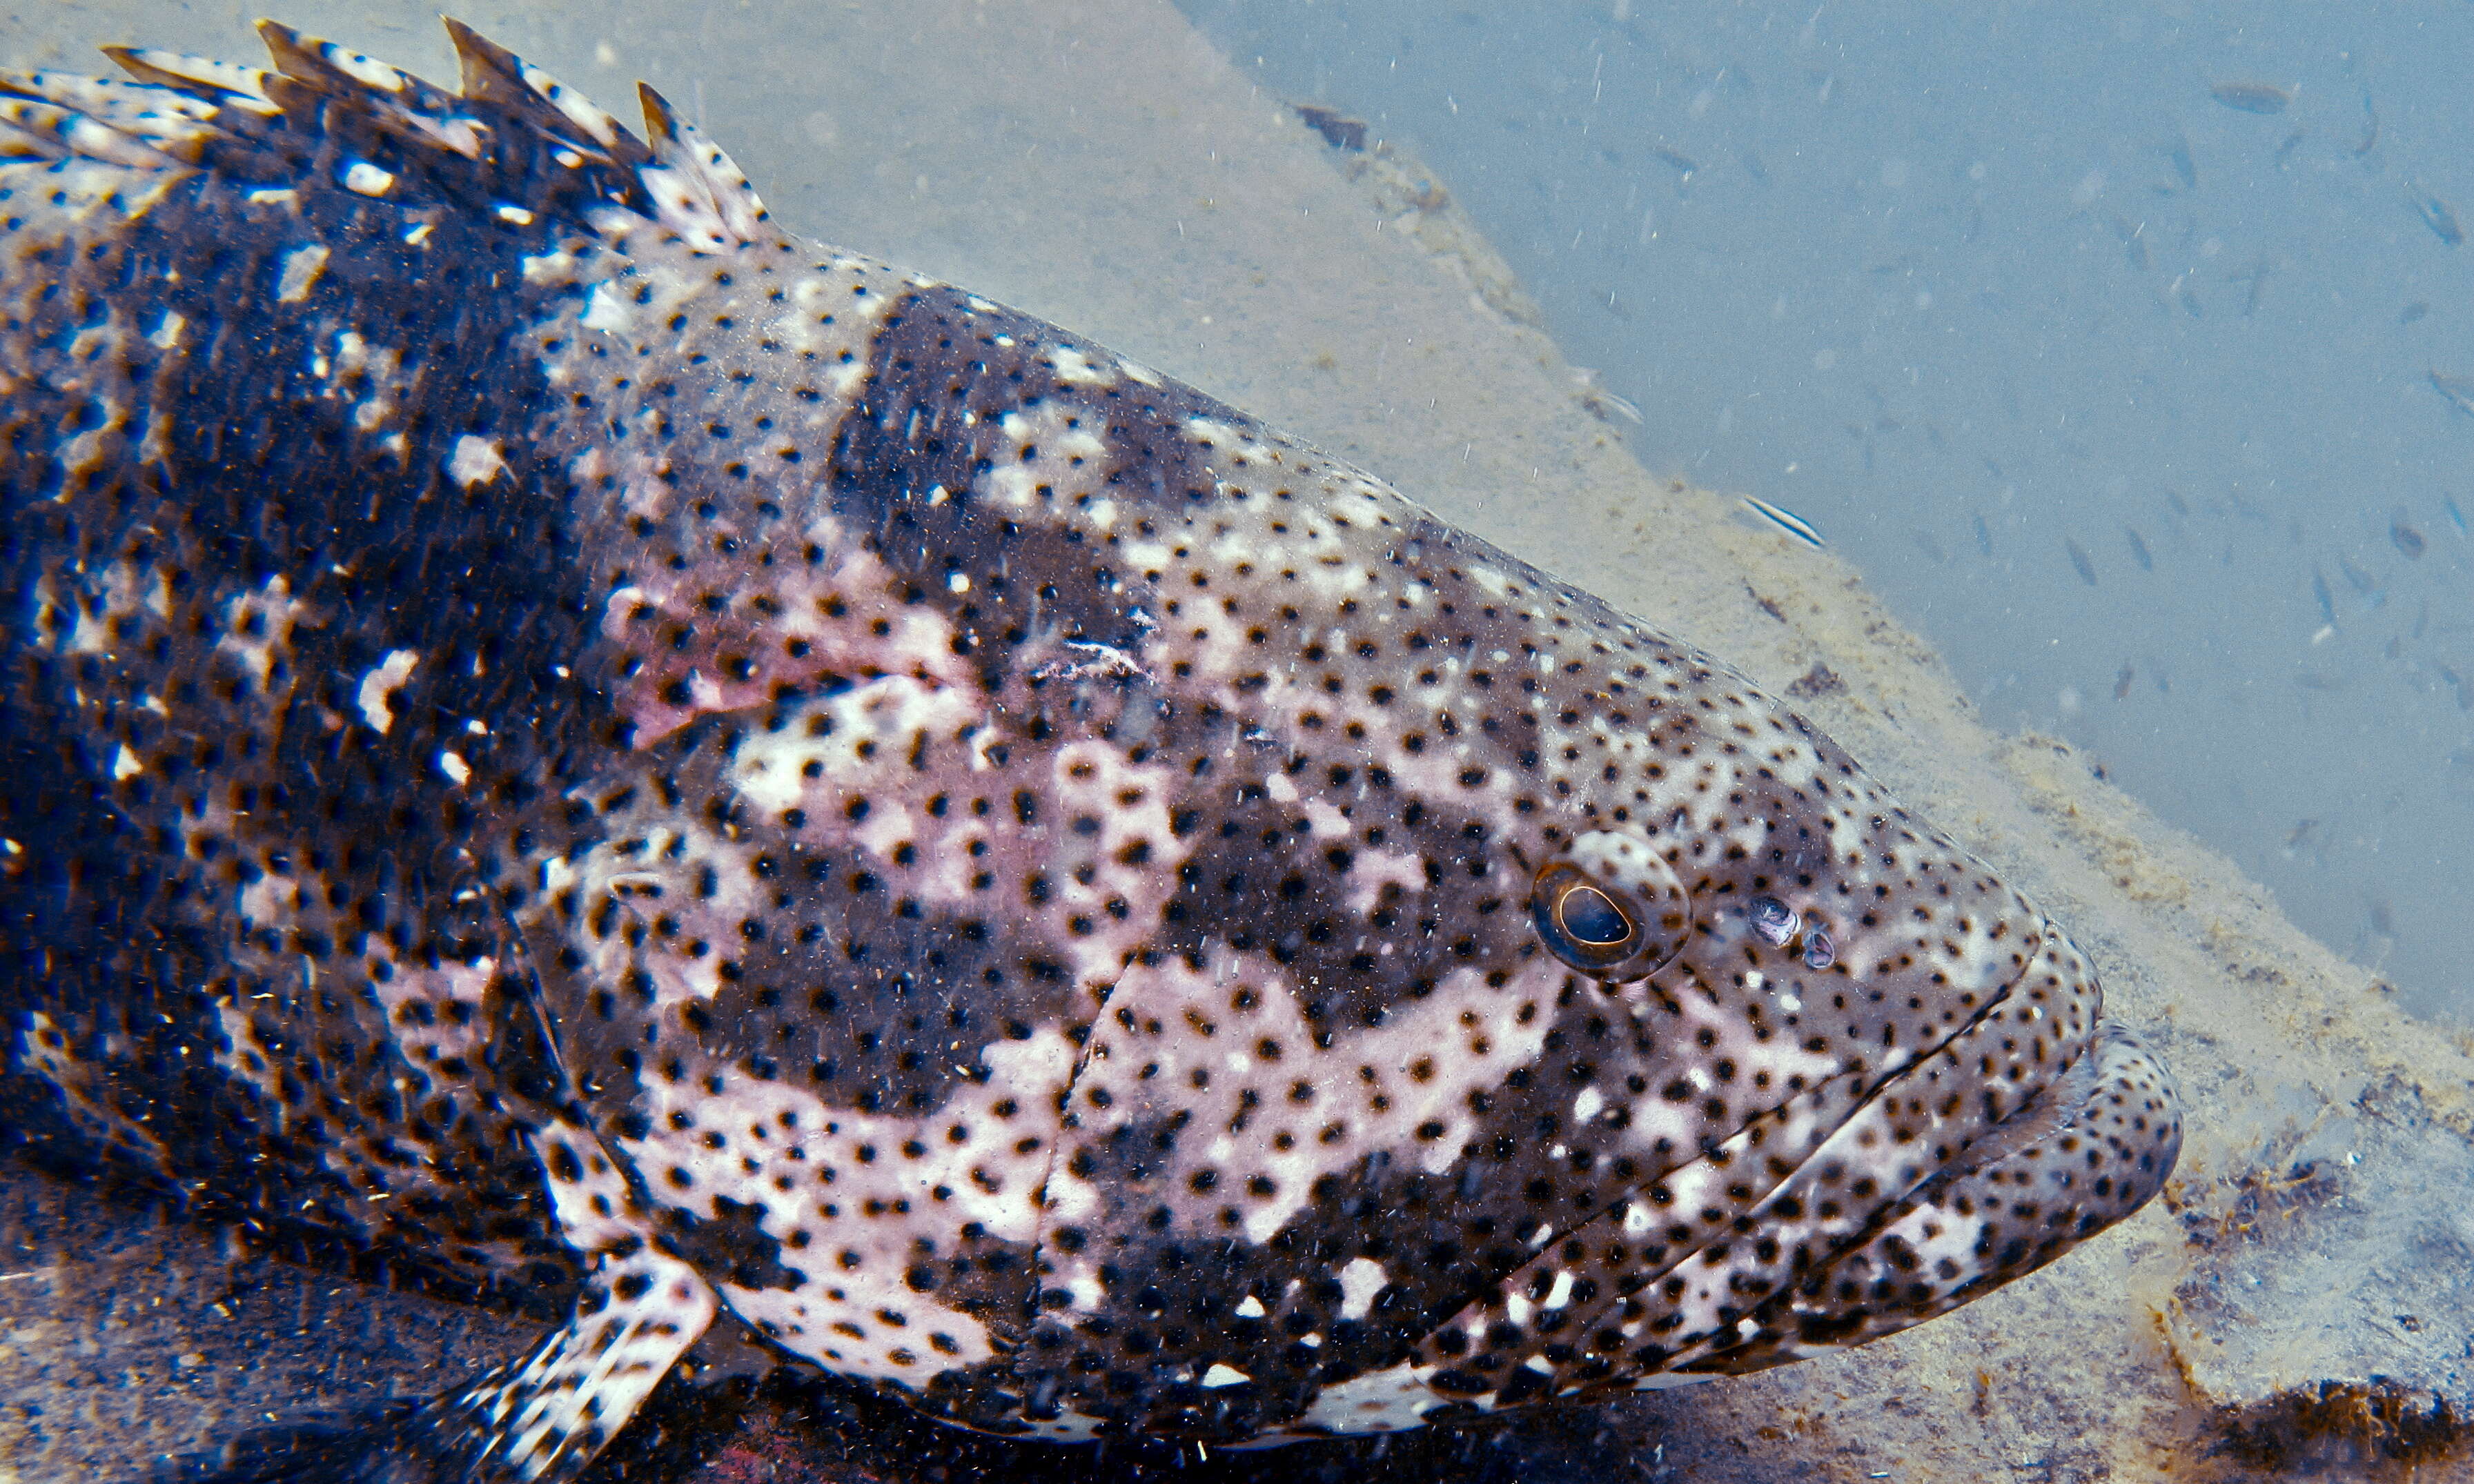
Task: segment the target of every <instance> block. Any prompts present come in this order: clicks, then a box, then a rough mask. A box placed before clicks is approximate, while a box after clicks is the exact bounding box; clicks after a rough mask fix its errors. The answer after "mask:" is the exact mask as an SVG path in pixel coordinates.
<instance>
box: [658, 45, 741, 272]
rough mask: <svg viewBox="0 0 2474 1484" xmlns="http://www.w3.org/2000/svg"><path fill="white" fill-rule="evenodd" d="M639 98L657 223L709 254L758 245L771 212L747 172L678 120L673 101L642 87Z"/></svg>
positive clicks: (686, 123) (681, 119) (685, 122)
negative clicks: (649, 148) (650, 149)
mask: <svg viewBox="0 0 2474 1484" xmlns="http://www.w3.org/2000/svg"><path fill="white" fill-rule="evenodd" d="M636 93H637V96H638V97H639V98H640V99H642V100H643V105H644V132H645V133H646V134H648V135H650V136H651V139H652V144H653V163H652V164H651V165H649V166H647V167H645V168H644V169H643V170H641V171H639V172H638V175H639V176H641V177H642V178H643V182H644V189H645V191H646V193H647V194H649V195H650V196H651V197H652V198H653V204H654V206H655V208H656V211H655V220H656V221H659V222H660V223H661V224H662V225H663V226H665V227H669V228H670V229H671V230H673V231H675V232H677V233H678V234H679V235H680V236H681V237H682V238H684V239H685V240H686V241H687V242H688V243H689V244H690V245H691V246H692V247H694V248H696V249H698V250H699V251H707V252H712V251H721V250H723V249H726V248H734V247H740V246H743V245H745V244H747V243H752V242H755V241H756V240H758V237H759V235H760V234H761V233H762V232H763V230H764V223H765V222H766V221H768V220H770V219H771V217H772V213H771V212H769V211H767V210H765V209H764V202H763V201H761V200H759V199H758V198H757V195H756V188H755V187H754V186H752V185H750V184H748V183H747V176H746V173H745V172H743V171H741V170H740V168H739V166H738V164H737V163H736V162H734V161H733V160H732V159H731V157H730V156H727V155H725V154H723V153H722V152H721V146H719V145H717V144H715V143H714V142H713V141H712V140H710V139H707V138H706V137H705V136H704V133H703V132H702V131H701V130H699V129H697V128H696V127H695V126H694V125H693V124H691V123H689V122H688V121H687V120H685V119H683V118H681V117H679V116H678V112H677V110H675V109H673V108H671V107H670V105H669V100H667V99H666V98H664V97H663V96H662V95H661V94H659V93H657V92H655V91H653V90H652V89H651V88H650V87H647V86H646V85H644V84H642V83H639V84H636Z"/></svg>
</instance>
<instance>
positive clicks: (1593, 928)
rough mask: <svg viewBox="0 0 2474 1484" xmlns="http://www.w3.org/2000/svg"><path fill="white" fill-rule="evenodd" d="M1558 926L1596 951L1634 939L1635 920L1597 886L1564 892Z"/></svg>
mask: <svg viewBox="0 0 2474 1484" xmlns="http://www.w3.org/2000/svg"><path fill="white" fill-rule="evenodd" d="M1555 922H1556V925H1557V926H1559V927H1561V928H1563V929H1564V932H1566V933H1569V934H1570V935H1571V936H1572V938H1573V940H1574V941H1575V942H1578V943H1586V944H1588V945H1589V946H1590V947H1593V948H1611V947H1613V946H1614V945H1617V944H1620V943H1622V942H1623V941H1624V940H1625V939H1627V938H1630V937H1631V936H1632V919H1630V918H1628V917H1625V916H1624V915H1623V908H1621V907H1618V906H1616V905H1615V904H1614V903H1613V902H1612V901H1609V900H1608V899H1607V894H1606V893H1604V892H1602V891H1599V890H1598V889H1597V888H1596V887H1594V886H1570V887H1566V888H1564V894H1563V896H1561V897H1559V898H1556V900H1555Z"/></svg>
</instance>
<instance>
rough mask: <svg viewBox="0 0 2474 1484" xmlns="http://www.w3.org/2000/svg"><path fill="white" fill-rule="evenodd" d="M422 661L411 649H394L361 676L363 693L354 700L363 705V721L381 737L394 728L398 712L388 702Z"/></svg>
mask: <svg viewBox="0 0 2474 1484" xmlns="http://www.w3.org/2000/svg"><path fill="white" fill-rule="evenodd" d="M420 662H421V657H420V656H419V655H416V654H414V653H413V652H412V651H411V650H408V649H399V650H393V651H390V652H389V653H388V655H387V657H386V658H385V659H383V660H381V661H379V663H378V667H377V668H376V669H375V670H372V671H371V672H370V673H369V674H367V675H364V676H362V677H361V688H360V693H359V695H358V696H357V697H356V698H355V699H357V700H358V701H359V703H360V707H361V719H362V720H363V721H366V722H368V723H369V724H370V726H371V727H372V728H373V729H375V730H376V731H377V733H378V735H380V736H384V735H386V732H387V729H388V728H390V727H393V726H394V725H395V712H394V711H393V710H392V709H390V708H389V707H388V706H387V702H388V701H389V700H391V699H392V698H393V697H394V695H395V693H396V692H397V691H399V690H401V689H402V688H403V682H405V681H407V680H410V679H411V678H412V667H413V666H414V665H416V664H419V663H420Z"/></svg>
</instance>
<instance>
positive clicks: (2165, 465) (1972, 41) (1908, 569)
mask: <svg viewBox="0 0 2474 1484" xmlns="http://www.w3.org/2000/svg"><path fill="white" fill-rule="evenodd" d="M1183 9H1184V10H1185V12H1187V13H1188V14H1189V15H1190V16H1191V17H1192V18H1194V19H1195V20H1196V21H1197V22H1198V23H1199V24H1200V25H1201V26H1202V27H1203V29H1204V30H1205V31H1206V32H1207V33H1208V34H1209V35H1210V36H1213V37H1214V38H1215V39H1216V40H1217V41H1219V42H1220V43H1221V44H1222V45H1224V46H1225V48H1226V49H1227V50H1228V52H1229V53H1230V54H1231V56H1232V57H1234V58H1236V59H1237V60H1239V61H1240V62H1241V63H1244V64H1247V65H1249V66H1251V67H1252V68H1253V69H1254V71H1255V72H1256V74H1257V75H1259V76H1260V77H1262V78H1263V79H1264V80H1265V83H1266V85H1267V86H1268V87H1269V88H1271V89H1272V90H1274V91H1278V92H1281V93H1285V94H1288V95H1290V96H1295V97H1298V98H1303V99H1312V100H1315V101H1318V102H1321V103H1324V104H1326V105H1329V106H1331V107H1333V108H1337V109H1340V110H1342V111H1344V112H1347V113H1351V114H1356V115H1361V116H1363V117H1364V118H1366V119H1367V120H1368V121H1369V122H1370V124H1371V125H1372V133H1373V135H1374V137H1376V138H1390V139H1394V140H1397V141H1399V142H1400V143H1401V144H1403V145H1405V146H1406V147H1407V148H1409V149H1410V150H1412V151H1414V152H1415V153H1416V154H1417V155H1419V156H1421V157H1422V158H1423V159H1424V161H1425V162H1426V163H1427V164H1428V165H1430V166H1432V167H1433V168H1434V169H1435V171H1436V172H1437V174H1438V175H1439V176H1441V177H1442V178H1443V180H1445V181H1447V182H1448V184H1449V185H1450V187H1451V188H1452V189H1453V190H1454V191H1455V192H1456V193H1457V194H1458V196H1459V197H1460V199H1461V201H1462V203H1464V204H1465V205H1466V206H1467V209H1468V210H1469V211H1470V212H1471V213H1472V214H1473V215H1474V216H1475V217H1476V218H1477V220H1478V222H1479V224H1480V226H1481V227H1484V228H1485V230H1486V231H1487V232H1488V234H1489V235H1490V236H1491V237H1492V240H1493V241H1494V243H1495V244H1496V245H1497V246H1498V247H1499V248H1500V249H1501V250H1502V251H1503V252H1504V254H1505V255H1506V256H1507V257H1508V258H1510V259H1511V261H1512V263H1513V266H1514V267H1515V268H1516V270H1517V271H1518V272H1519V274H1520V275H1521V277H1522V278H1523V280H1524V282H1525V284H1526V286H1527V287H1528V288H1529V289H1530V291H1531V292H1532V293H1533V294H1534V295H1535V296H1536V298H1537V299H1538V301H1539V302H1540V305H1541V306H1543V308H1544V310H1545V312H1546V315H1547V318H1548V321H1549V325H1550V328H1551V330H1552V331H1553V333H1554V334H1555V336H1556V338H1557V339H1558V340H1559V341H1560V342H1561V343H1562V345H1563V346H1564V348H1565V350H1566V351H1567V352H1568V353H1569V354H1570V356H1571V358H1572V359H1573V360H1574V361H1575V362H1576V363H1578V364H1580V365H1584V366H1591V367H1594V368H1596V369H1597V370H1598V371H1599V373H1600V376H1601V378H1602V382H1603V384H1604V385H1605V386H1607V387H1608V388H1609V389H1611V390H1612V391H1613V392H1615V393H1617V394H1619V395H1623V396H1625V397H1628V398H1630V399H1631V400H1632V401H1634V402H1636V403H1637V404H1638V406H1639V409H1640V412H1641V415H1642V424H1641V426H1640V427H1639V428H1638V429H1637V431H1636V433H1635V436H1634V439H1633V443H1634V446H1635V448H1636V449H1637V451H1638V452H1639V454H1640V457H1641V458H1642V460H1643V462H1645V463H1646V464H1648V465H1649V466H1650V467H1651V468H1653V469H1655V470H1661V471H1672V472H1675V473H1678V474H1682V475H1685V476H1687V477H1689V478H1691V479H1692V480H1694V481H1695V482H1697V483H1700V484H1703V485H1707V486H1710V487H1714V488H1718V489H1721V490H1730V491H1742V492H1746V493H1751V494H1754V495H1758V496H1760V497H1762V498H1765V499H1768V500H1771V501H1774V502H1777V503H1778V504H1780V505H1783V506H1784V507H1786V508H1788V509H1790V510H1793V511H1795V512H1797V513H1798V514H1800V515H1803V516H1804V517H1806V518H1807V519H1808V520H1810V521H1811V522H1813V523H1814V524H1815V525H1817V526H1818V527H1820V528H1821V530H1822V531H1823V532H1824V533H1826V534H1827V536H1828V537H1829V539H1831V541H1832V542H1833V544H1835V545H1836V546H1837V547H1838V548H1839V549H1841V550H1842V551H1844V552H1845V553H1847V554H1848V555H1849V556H1850V557H1852V558H1853V559H1854V560H1855V561H1856V562H1857V563H1858V564H1859V565H1861V566H1862V567H1863V568H1864V571H1865V573H1866V576H1867V578H1868V579H1869V580H1870V581H1871V582H1873V583H1874V584H1875V585H1876V586H1878V587H1879V588H1880V590H1881V591H1882V592H1883V593H1884V594H1886V595H1887V596H1888V597H1889V598H1890V599H1891V601H1892V602H1893V603H1894V604H1895V605H1896V606H1897V607H1898V608H1899V610H1901V611H1902V612H1903V614H1904V616H1905V617H1906V618H1907V619H1908V620H1909V621H1910V622H1912V623H1914V624H1915V625H1916V626H1917V627H1918V628H1920V629H1921V630H1923V631H1924V632H1925V633H1926V634H1928V636H1929V637H1930V638H1931V639H1932V640H1933V642H1934V643H1935V644H1936V645H1937V646H1939V648H1940V649H1941V650H1942V652H1943V653H1944V654H1945V655H1946V656H1947V657H1948V658H1949V659H1950V661H1951V663H1952V665H1953V667H1954V668H1955V670H1956V671H1957V674H1958V677H1959V679H1960V681H1961V682H1962V683H1963V684H1964V685H1965V686H1966V687H1967V689H1968V691H1969V693H1970V694H1971V695H1972V696H1974V697H1975V699H1976V700H1977V702H1978V704H1979V705H1980V706H1982V707H1983V710H1984V713H1985V715H1986V718H1987V720H1988V721H1990V722H1991V723H1993V724H1994V725H1995V726H1997V727H1999V728H2001V729H2004V730H2018V729H2023V728H2025V729H2034V730H2040V731H2046V732H2050V733H2056V734H2060V735H2063V736H2066V737H2068V738H2070V739H2071V740H2073V741H2074V742H2076V743H2078V744H2079V745H2080V746H2081V747H2083V748H2084V749H2086V750H2088V751H2090V752H2092V753H2093V754H2095V755H2096V756H2098V758H2100V759H2101V760H2102V761H2103V763H2104V765H2105V767H2106V769H2107V771H2108V773H2109V775H2110V777H2111V778H2114V780H2116V781H2117V782H2119V783H2121V784H2122V786H2124V787H2125V788H2127V789H2129V790H2130V791H2131V792H2133V793H2134V794H2137V795H2138V796H2139V797H2141V798H2142V799H2144V800H2145V801H2146V802H2147V803H2148V804H2149V805H2151V806H2152V807H2153V808H2154V809H2155V810H2156V811H2157V812H2158V813H2159V814H2161V815H2163V816H2164V817H2165V818H2166V819H2168V820H2169V821H2171V822H2172V823H2175V824H2178V825H2181V826H2185V827H2187V828H2189V829H2191V830H2193V831H2194V832H2195V833H2197V834H2198V835H2199V836H2201V837H2202V838H2203V839H2205V840H2206V841H2208V842H2209V843H2210V844H2212V845H2214V846H2216V847H2217V848H2218V849H2219V850H2223V851H2224V852H2226V853H2227V854H2229V855H2230V856H2232V857H2233V858H2234V859H2235V860H2236V861H2237V862H2238V863H2239V864H2240V865H2241V866H2242V867H2243V868H2244V870H2245V871H2246V872H2248V873H2249V874H2252V875H2253V876H2255V877H2257V878H2258V879H2260V880H2261V881H2263V882H2266V883H2267V884H2268V886H2269V887H2271V888H2272V889H2273V890H2274V892H2275V893H2276V896H2277V898H2278V899H2279V901H2280V903H2281V904H2282V905H2283V906H2284V907H2285V909H2286V910H2287V911H2288V912H2289V913H2290V914H2291V915H2292V917H2293V918H2294V919H2295V920H2296V921H2297V922H2300V923H2301V924H2302V925H2304V926H2305V927H2306V928H2308V929H2309V930H2311V931H2312V932H2314V933H2316V935H2317V936H2319V937H2320V938H2321V939H2322V940H2324V941H2325V942H2327V943H2328V944H2330V945H2332V946H2334V947H2336V948H2337V949H2338V950H2340V951H2341V952H2344V953H2346V954H2349V955H2351V956H2352V957H2354V958H2355V959H2357V960H2358V961H2360V962H2362V963H2364V964H2366V965H2369V966H2371V967H2373V968H2375V969H2378V970H2380V971H2381V972H2382V973H2384V974H2386V975H2387V976H2389V978H2391V979H2392V980H2394V981H2395V982H2396V983H2397V984H2398V985H2399V987H2400V988H2401V989H2402V990H2403V991H2404V992H2405V995H2406V998H2407V1002H2408V1003H2410V1004H2412V1005H2413V1007H2414V1008H2416V1009H2418V1010H2420V1011H2423V1012H2425V1013H2431V1014H2437V1015H2441V1016H2445V1017H2450V1018H2454V1019H2460V1020H2462V1019H2466V1018H2474V997H2469V995H2468V993H2467V990H2466V987H2465V982H2464V973H2463V969H2462V966H2463V964H2464V963H2465V961H2466V959H2467V957H2468V954H2469V950H2474V913H2469V912H2467V911H2466V910H2465V905H2464V893H2463V887H2462V883H2463V882H2464V880H2465V879H2466V878H2467V876H2468V874H2469V867H2474V745H2469V742H2474V716H2469V712H2468V708H2469V707H2474V601H2469V592H2468V577H2469V572H2470V571H2474V568H2469V553H2474V548H2469V546H2468V544H2467V531H2466V528H2465V521H2466V520H2467V519H2468V518H2474V477H2469V472H2468V468H2467V457H2468V453H2469V451H2474V402H2469V401H2468V400H2467V396H2468V395H2469V394H2474V334H2469V330H2474V302H2469V298H2468V295H2467V292H2466V290H2467V286H2468V283H2469V276H2468V275H2469V274H2474V248H2469V247H2467V246H2466V245H2464V243H2463V241H2462V238H2463V236H2464V233H2465V231H2466V230H2467V229H2468V227H2474V163H2469V161H2468V157H2467V156H2466V154H2465V150H2464V141H2465V140H2466V139H2467V138H2468V137H2469V134H2474V97H2469V96H2468V94H2467V93H2466V90H2465V88H2464V87H2463V85H2462V84H2463V76H2462V59H2463V58H2464V57H2465V56H2467V55H2469V53H2474V10H2469V9H2468V8H2467V7H2464V6H2462V5H2454V6H2441V5H2401V6H2387V7H2374V8H2364V9H2353V8H2331V7H2284V8H2261V7H2255V6H2241V5H2230V4H2223V5H2172V6H2151V5H2102V6H2050V5H2013V4H1996V5H1985V6H1966V7H1941V6H1856V7H1839V6H1822V7H1816V6H1812V5H1801V6H1795V7H1783V8H1772V7H1767V6H1745V5H1734V4H1682V5H1653V4H1645V3H1631V0H1599V3H1594V4H1587V5H1584V4H1556V5H1546V6H1538V7H1516V8H1514V7H1500V8H1497V7H1486V8H1481V7H1473V6H1461V7H1449V6H1436V5H1430V4H1423V3H1398V0H1349V3H1340V4H1334V3H1300V0H1186V3H1185V4H1184V6H1183ZM2461 223H2462V224H2463V225H2461Z"/></svg>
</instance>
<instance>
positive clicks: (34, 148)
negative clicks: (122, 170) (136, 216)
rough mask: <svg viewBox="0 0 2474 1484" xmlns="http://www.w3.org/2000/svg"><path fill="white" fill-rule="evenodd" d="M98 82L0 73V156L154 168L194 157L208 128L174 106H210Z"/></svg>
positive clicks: (154, 91) (43, 74)
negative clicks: (77, 158) (79, 159)
mask: <svg viewBox="0 0 2474 1484" xmlns="http://www.w3.org/2000/svg"><path fill="white" fill-rule="evenodd" d="M165 98H166V95H165V94H164V93H163V92H161V91H160V90H159V89H156V88H138V87H135V86H133V85H131V84H125V83H108V82H105V81H103V80H101V79H99V78H82V77H71V76H67V75H65V74H61V73H57V72H23V73H5V72H0V159H10V158H15V159H27V158H33V159H65V158H67V157H69V156H82V157H84V158H86V159H100V160H105V161H108V162H109V163H111V164H115V165H133V166H137V167H139V168H142V169H160V168H162V167H165V166H170V165H178V164H181V163H182V162H184V161H187V160H191V159H194V158H196V156H197V153H198V149H199V146H200V144H201V142H202V141H204V140H205V139H206V138H208V137H210V136H211V135H212V134H213V133H214V130H213V127H212V126H211V125H207V124H204V123H201V122H199V120H198V116H197V115H196V114H191V113H186V112H184V111H183V109H182V108H181V107H180V105H183V104H185V105H186V106H187V107H188V108H196V109H199V110H202V111H203V112H205V113H207V114H211V113H212V112H213V111H214V109H213V108H212V106H210V105H207V104H202V103H199V102H197V101H196V100H195V99H188V98H177V97H176V98H175V100H174V101H173V102H171V103H169V104H166V103H165V102H163V100H165Z"/></svg>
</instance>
